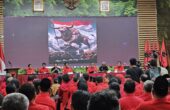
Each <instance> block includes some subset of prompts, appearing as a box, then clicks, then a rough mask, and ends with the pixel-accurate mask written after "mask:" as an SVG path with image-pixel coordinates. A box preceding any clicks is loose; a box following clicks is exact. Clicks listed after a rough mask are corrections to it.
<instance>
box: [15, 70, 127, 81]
mask: <svg viewBox="0 0 170 110" xmlns="http://www.w3.org/2000/svg"><path fill="white" fill-rule="evenodd" d="M106 74H111V75H113V76H116V75H118V74H122V75H123V76H124V75H125V72H119V73H114V72H112V73H94V74H89V76H90V77H98V76H104V75H106ZM35 75H36V76H37V78H39V79H43V78H48V77H51V78H52V79H54V78H57V77H58V76H59V74H55V73H53V74H51V73H47V74H35ZM28 76H30V75H29V74H24V75H17V79H18V80H19V82H20V84H24V83H25V82H27V80H28ZM69 76H70V78H73V76H74V74H71V75H69Z"/></svg>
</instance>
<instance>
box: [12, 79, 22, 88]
mask: <svg viewBox="0 0 170 110" xmlns="http://www.w3.org/2000/svg"><path fill="white" fill-rule="evenodd" d="M10 83H11V84H14V85H15V87H16V89H17V90H18V89H19V87H20V83H19V80H18V79H16V78H14V79H12V80H11V82H10Z"/></svg>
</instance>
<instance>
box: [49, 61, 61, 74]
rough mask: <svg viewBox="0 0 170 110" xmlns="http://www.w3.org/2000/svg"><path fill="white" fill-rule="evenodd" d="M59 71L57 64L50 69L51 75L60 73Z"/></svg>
mask: <svg viewBox="0 0 170 110" xmlns="http://www.w3.org/2000/svg"><path fill="white" fill-rule="evenodd" d="M60 71H61V69H60V68H59V67H58V64H57V63H54V67H53V68H51V73H60Z"/></svg>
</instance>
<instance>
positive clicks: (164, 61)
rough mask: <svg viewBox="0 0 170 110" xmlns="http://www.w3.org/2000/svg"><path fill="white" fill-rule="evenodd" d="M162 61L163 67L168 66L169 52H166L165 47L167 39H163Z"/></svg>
mask: <svg viewBox="0 0 170 110" xmlns="http://www.w3.org/2000/svg"><path fill="white" fill-rule="evenodd" d="M160 62H161V65H162V66H163V67H167V66H168V58H167V53H166V47H165V41H164V39H163V40H162V47H161V52H160Z"/></svg>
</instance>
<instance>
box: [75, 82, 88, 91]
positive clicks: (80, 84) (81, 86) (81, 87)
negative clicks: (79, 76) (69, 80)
mask: <svg viewBox="0 0 170 110" xmlns="http://www.w3.org/2000/svg"><path fill="white" fill-rule="evenodd" d="M77 88H78V90H83V91H88V86H87V83H85V82H78V84H77Z"/></svg>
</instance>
